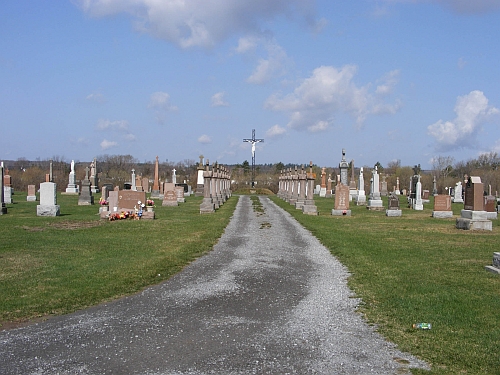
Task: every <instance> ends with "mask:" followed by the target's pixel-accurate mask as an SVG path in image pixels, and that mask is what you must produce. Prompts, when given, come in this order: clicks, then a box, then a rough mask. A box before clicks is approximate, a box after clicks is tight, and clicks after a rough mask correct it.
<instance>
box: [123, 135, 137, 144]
mask: <svg viewBox="0 0 500 375" xmlns="http://www.w3.org/2000/svg"><path fill="white" fill-rule="evenodd" d="M123 138H124V139H125V140H126V141H129V142H133V141H135V140H137V137H136V136H135V134H132V133H128V134H125V135H124V136H123Z"/></svg>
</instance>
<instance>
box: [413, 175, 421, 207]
mask: <svg viewBox="0 0 500 375" xmlns="http://www.w3.org/2000/svg"><path fill="white" fill-rule="evenodd" d="M416 177H417V183H416V184H415V195H414V198H413V200H412V208H413V209H414V210H415V211H423V209H424V202H423V201H422V183H421V182H420V175H417V176H416Z"/></svg>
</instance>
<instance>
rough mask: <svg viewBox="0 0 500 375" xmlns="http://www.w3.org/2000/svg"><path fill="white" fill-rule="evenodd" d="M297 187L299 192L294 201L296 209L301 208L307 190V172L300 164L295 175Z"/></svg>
mask: <svg viewBox="0 0 500 375" xmlns="http://www.w3.org/2000/svg"><path fill="white" fill-rule="evenodd" d="M297 181H298V187H297V191H298V193H299V195H298V197H297V202H295V208H296V209H297V210H302V207H303V206H304V203H305V202H306V191H307V174H306V171H305V170H304V165H302V166H301V169H300V171H299V172H298V176H297Z"/></svg>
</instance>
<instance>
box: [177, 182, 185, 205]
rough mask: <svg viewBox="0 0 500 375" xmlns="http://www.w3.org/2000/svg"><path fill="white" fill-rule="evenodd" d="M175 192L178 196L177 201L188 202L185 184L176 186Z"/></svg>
mask: <svg viewBox="0 0 500 375" xmlns="http://www.w3.org/2000/svg"><path fill="white" fill-rule="evenodd" d="M175 194H176V196H177V202H179V203H185V202H186V198H184V187H183V186H176V187H175Z"/></svg>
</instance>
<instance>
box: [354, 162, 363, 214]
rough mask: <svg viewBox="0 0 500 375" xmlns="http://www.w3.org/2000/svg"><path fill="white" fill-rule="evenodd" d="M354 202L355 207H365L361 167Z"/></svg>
mask: <svg viewBox="0 0 500 375" xmlns="http://www.w3.org/2000/svg"><path fill="white" fill-rule="evenodd" d="M355 200H356V205H358V206H364V205H366V194H365V177H364V176H363V167H361V168H360V169H359V180H358V194H357V195H356V197H355Z"/></svg>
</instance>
